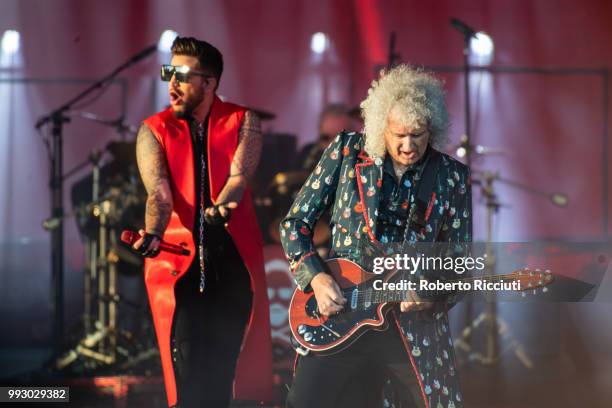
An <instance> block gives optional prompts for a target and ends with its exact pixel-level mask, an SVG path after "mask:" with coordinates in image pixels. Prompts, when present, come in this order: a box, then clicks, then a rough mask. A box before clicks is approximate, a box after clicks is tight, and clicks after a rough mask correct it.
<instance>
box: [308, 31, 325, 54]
mask: <svg viewBox="0 0 612 408" xmlns="http://www.w3.org/2000/svg"><path fill="white" fill-rule="evenodd" d="M328 43H329V40H328V38H327V35H325V34H324V33H321V32H319V33H314V34H313V35H312V37H311V38H310V49H311V50H312V52H314V53H315V54H322V53H323V52H324V51H325V50H326V49H327V47H328Z"/></svg>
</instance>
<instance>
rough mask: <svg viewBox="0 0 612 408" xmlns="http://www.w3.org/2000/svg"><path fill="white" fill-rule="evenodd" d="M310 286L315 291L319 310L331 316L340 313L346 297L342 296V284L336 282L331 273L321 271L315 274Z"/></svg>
mask: <svg viewBox="0 0 612 408" xmlns="http://www.w3.org/2000/svg"><path fill="white" fill-rule="evenodd" d="M310 287H312V290H313V291H314V295H315V298H316V299H317V304H318V305H319V312H320V313H321V314H322V315H324V316H331V315H334V314H337V313H339V312H340V311H341V310H342V308H343V307H344V304H345V303H346V298H345V297H344V296H342V291H341V290H340V286H338V284H337V283H336V281H335V280H334V278H332V276H331V275H329V274H327V273H325V272H321V273H318V274H316V275H315V277H314V278H312V281H310Z"/></svg>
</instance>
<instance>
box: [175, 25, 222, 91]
mask: <svg viewBox="0 0 612 408" xmlns="http://www.w3.org/2000/svg"><path fill="white" fill-rule="evenodd" d="M170 50H171V51H172V55H187V56H190V57H196V58H197V59H198V61H199V62H200V69H201V70H202V71H204V72H206V73H207V74H210V75H212V76H214V77H215V78H216V79H217V86H219V81H220V80H221V74H222V73H223V55H222V54H221V52H220V51H219V50H218V49H217V48H215V47H214V46H213V45H212V44H209V43H207V42H206V41H201V40H198V39H195V38H193V37H176V38H175V39H174V42H173V43H172V48H171V49H170Z"/></svg>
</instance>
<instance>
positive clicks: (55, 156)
mask: <svg viewBox="0 0 612 408" xmlns="http://www.w3.org/2000/svg"><path fill="white" fill-rule="evenodd" d="M155 50H156V46H154V45H153V46H150V47H147V48H145V49H144V50H142V51H141V52H139V53H138V54H135V55H134V56H133V57H131V58H130V59H129V60H127V61H126V62H125V63H123V64H121V65H120V66H119V67H117V68H115V69H114V70H113V71H112V72H111V73H110V74H108V75H106V76H105V77H103V78H102V79H100V80H98V81H96V82H95V83H93V84H92V85H91V86H89V87H88V88H86V89H85V90H84V91H82V92H81V93H79V94H78V95H76V96H75V97H73V98H72V99H70V100H69V101H68V102H66V103H64V104H63V105H62V106H60V107H59V108H57V109H55V110H54V111H52V112H51V113H49V114H47V115H45V116H43V117H41V118H39V119H38V121H37V122H36V129H40V128H41V127H42V126H44V125H46V124H47V123H51V137H52V143H51V146H52V147H51V152H50V153H51V176H50V181H49V186H50V188H51V216H52V217H60V223H59V225H58V227H57V228H55V229H53V230H52V231H51V277H52V278H51V279H52V299H53V301H52V303H53V310H54V320H53V351H54V353H58V352H59V351H60V346H61V340H62V337H63V332H64V304H63V303H64V226H63V218H62V216H63V214H64V197H63V195H64V177H63V160H64V157H63V126H64V123H68V122H69V121H70V119H69V117H68V115H67V113H68V111H70V110H71V109H72V107H73V106H74V105H75V104H76V103H78V102H79V101H81V100H83V99H84V98H85V97H86V96H87V95H89V94H91V93H92V92H94V91H96V90H101V89H104V87H106V86H108V85H109V84H110V83H111V82H112V81H113V80H114V78H115V77H116V76H117V75H119V73H120V72H122V71H123V70H125V69H126V68H128V67H130V66H132V65H134V64H135V63H137V62H138V61H140V60H142V59H144V58H145V57H147V56H148V55H150V54H152V53H153V52H154V51H155Z"/></svg>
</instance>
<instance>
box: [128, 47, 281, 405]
mask: <svg viewBox="0 0 612 408" xmlns="http://www.w3.org/2000/svg"><path fill="white" fill-rule="evenodd" d="M171 50H172V60H171V62H170V64H169V65H163V66H162V71H161V78H162V80H164V81H168V91H169V96H170V107H169V108H168V109H166V110H164V111H162V112H159V113H157V114H155V115H153V116H151V117H149V118H147V119H146V120H145V121H144V122H143V124H142V126H141V127H140V130H139V132H138V137H137V144H136V154H137V159H138V167H139V169H140V174H141V177H142V179H143V182H144V185H145V188H146V190H147V195H148V198H147V203H146V211H145V229H144V230H141V231H140V234H141V238H140V239H139V240H138V241H137V242H136V243H135V244H134V249H136V250H138V251H140V252H141V253H142V254H143V255H144V256H145V257H147V259H146V261H145V282H146V284H147V291H148V294H149V302H150V304H151V311H152V314H153V320H154V322H155V329H156V334H157V339H158V343H159V348H160V355H161V359H162V367H163V372H164V381H165V386H166V394H167V398H168V404H169V406H177V407H178V406H180V407H202V406H210V407H223V406H228V405H229V403H230V401H231V398H232V384H234V388H233V391H234V395H233V397H234V398H236V399H240V400H257V401H262V400H270V398H271V380H272V371H271V370H272V368H271V354H270V353H271V345H270V325H269V315H268V298H267V291H266V282H265V272H264V269H263V254H262V240H261V234H260V231H259V228H258V225H257V222H256V218H255V211H254V208H253V204H252V201H251V195H250V191H249V187H248V180H249V178H250V177H251V176H252V175H253V173H254V172H255V169H256V167H257V163H258V161H259V155H260V152H261V131H260V125H259V120H258V118H257V117H256V116H255V115H254V114H253V113H252V112H251V111H249V110H246V109H245V108H243V107H240V106H238V105H234V104H231V103H226V102H223V101H221V100H220V99H219V98H218V97H217V95H216V90H217V88H218V86H219V80H220V78H221V73H222V71H223V57H222V55H221V53H220V52H219V50H217V49H216V48H215V47H214V46H212V45H211V44H209V43H207V42H204V41H199V40H196V39H194V38H185V37H183V38H182V37H177V38H176V40H175V41H174V43H173V44H172V49H171ZM162 237H163V240H164V241H167V242H170V243H173V244H177V245H182V246H184V247H185V248H186V249H188V250H189V253H190V255H188V256H181V255H175V254H170V253H168V252H160V242H161V240H162ZM239 356H240V358H238V357H239Z"/></svg>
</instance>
